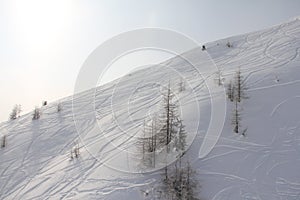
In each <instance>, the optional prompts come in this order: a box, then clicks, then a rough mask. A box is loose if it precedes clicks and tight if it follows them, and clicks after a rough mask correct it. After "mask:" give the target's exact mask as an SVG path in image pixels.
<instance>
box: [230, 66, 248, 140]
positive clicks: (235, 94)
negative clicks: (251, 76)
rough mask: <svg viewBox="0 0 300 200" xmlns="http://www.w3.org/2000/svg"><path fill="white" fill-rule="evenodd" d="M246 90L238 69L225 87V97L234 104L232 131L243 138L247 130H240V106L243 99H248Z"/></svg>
mask: <svg viewBox="0 0 300 200" xmlns="http://www.w3.org/2000/svg"><path fill="white" fill-rule="evenodd" d="M246 89H247V88H246V83H245V80H244V77H243V76H242V74H241V70H240V68H239V69H238V71H237V72H236V75H235V78H234V81H230V82H229V84H228V85H227V97H228V99H229V100H230V101H231V102H233V103H234V109H233V114H232V125H233V131H234V132H235V133H237V134H241V135H243V136H245V133H246V130H247V129H244V130H241V120H242V118H241V108H240V104H241V102H242V100H243V99H247V98H248V96H247V95H246V93H245V91H246Z"/></svg>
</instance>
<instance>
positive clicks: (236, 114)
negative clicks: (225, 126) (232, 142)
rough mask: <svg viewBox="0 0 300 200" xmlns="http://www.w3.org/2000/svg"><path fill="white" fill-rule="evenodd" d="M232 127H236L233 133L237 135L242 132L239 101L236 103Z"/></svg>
mask: <svg viewBox="0 0 300 200" xmlns="http://www.w3.org/2000/svg"><path fill="white" fill-rule="evenodd" d="M232 125H233V126H234V129H233V131H234V132H235V133H239V132H240V127H241V115H240V111H239V108H238V101H237V100H236V101H235V109H234V112H233V118H232Z"/></svg>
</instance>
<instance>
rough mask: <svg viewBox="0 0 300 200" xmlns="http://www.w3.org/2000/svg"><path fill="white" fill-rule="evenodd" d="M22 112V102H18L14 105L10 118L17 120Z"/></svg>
mask: <svg viewBox="0 0 300 200" xmlns="http://www.w3.org/2000/svg"><path fill="white" fill-rule="evenodd" d="M21 112H22V108H21V105H20V104H19V105H17V104H16V105H15V106H14V108H13V110H12V112H11V113H10V115H9V119H10V120H15V119H17V118H18V117H20V114H21Z"/></svg>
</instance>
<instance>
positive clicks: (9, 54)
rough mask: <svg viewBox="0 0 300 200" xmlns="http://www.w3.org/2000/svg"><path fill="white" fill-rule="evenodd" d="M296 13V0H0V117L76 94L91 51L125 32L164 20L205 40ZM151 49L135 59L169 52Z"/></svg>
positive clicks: (147, 60) (159, 24)
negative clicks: (18, 106) (80, 71)
mask: <svg viewBox="0 0 300 200" xmlns="http://www.w3.org/2000/svg"><path fill="white" fill-rule="evenodd" d="M298 15H300V1H299V0H226V1H223V0H195V1H192V0H184V1H183V0H181V1H176V0H169V1H167V0H166V1H162V0H151V1H149V0H126V1H125V0H106V1H101V0H93V1H92V0H72V1H71V0H49V1H44V0H19V1H16V0H6V1H5V0H0V80H1V82H0V91H1V96H2V98H1V101H0V121H4V120H7V119H8V115H9V113H10V111H11V109H12V107H13V105H14V104H21V105H22V106H23V110H24V111H25V112H28V111H30V110H32V109H33V108H34V107H35V106H36V105H40V104H41V102H42V100H48V101H54V100H56V99H59V98H61V97H65V96H67V95H71V94H72V92H73V89H74V83H75V80H76V77H77V74H78V72H79V70H80V67H81V66H82V64H83V62H84V61H85V59H86V58H87V57H88V55H89V54H90V53H91V52H92V51H93V50H94V49H95V48H96V47H97V46H99V45H100V44H101V43H102V42H104V41H106V40H107V39H109V38H111V37H112V36H115V35H118V34H120V33H122V32H125V31H129V30H133V29H137V28H144V27H158V28H166V29H171V30H175V31H177V32H180V33H183V34H185V35H187V36H189V37H191V38H193V39H194V40H196V41H197V42H199V44H202V43H205V42H209V41H214V40H217V39H221V38H225V37H229V36H232V35H237V34H241V33H247V32H250V31H255V30H259V29H263V28H267V27H270V26H272V25H275V24H278V23H281V22H284V21H286V20H289V19H291V18H293V17H295V16H298ZM154 54H155V53H154ZM154 54H153V53H152V54H151V53H150V54H149V55H144V60H143V56H141V55H139V56H138V57H139V61H137V63H138V64H151V62H153V63H155V62H159V61H160V59H164V58H166V57H167V56H166V55H162V56H153V55H154ZM133 57H134V56H133ZM132 60H134V59H131V61H132ZM137 63H135V64H137ZM116 66H117V67H118V65H116ZM119 66H120V65H119ZM116 69H117V68H116ZM126 70H127V69H125V68H124V69H122V70H120V71H122V73H125V72H126ZM128 70H130V69H128ZM116 71H118V70H113V71H112V73H115V74H114V76H115V77H117V76H119V75H122V74H117V73H116ZM115 77H113V78H115Z"/></svg>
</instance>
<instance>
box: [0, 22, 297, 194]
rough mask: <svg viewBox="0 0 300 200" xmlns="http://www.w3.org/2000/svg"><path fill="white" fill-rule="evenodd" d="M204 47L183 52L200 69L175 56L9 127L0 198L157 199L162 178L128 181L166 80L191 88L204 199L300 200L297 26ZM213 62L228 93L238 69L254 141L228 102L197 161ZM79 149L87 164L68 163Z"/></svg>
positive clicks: (187, 109) (189, 114)
mask: <svg viewBox="0 0 300 200" xmlns="http://www.w3.org/2000/svg"><path fill="white" fill-rule="evenodd" d="M228 42H229V43H230V44H231V45H232V47H228V46H227V45H226V44H227V43H228ZM206 48H207V51H203V52H202V51H201V49H194V50H191V51H189V52H186V53H185V56H186V57H188V58H189V59H191V60H193V61H195V62H196V63H197V65H196V66H195V67H196V68H194V67H193V66H190V64H189V63H188V62H186V61H184V60H182V59H180V58H179V57H175V58H174V59H171V60H168V61H166V62H164V63H163V65H167V66H168V67H163V65H159V66H155V67H152V68H149V69H143V70H140V71H136V72H134V73H132V74H130V75H127V76H125V77H122V78H121V79H118V80H116V81H114V82H112V83H109V84H106V85H103V86H101V87H99V88H97V89H96V90H91V91H86V92H84V93H81V94H79V95H76V96H75V97H74V99H73V101H72V97H68V98H65V99H63V100H60V102H61V104H62V111H61V112H57V102H53V103H51V104H49V105H48V106H45V107H43V108H42V116H41V118H40V119H39V120H34V121H33V120H32V115H31V113H29V114H26V115H23V116H22V117H21V118H18V119H16V120H14V121H10V122H5V123H2V124H1V127H0V134H1V136H2V134H5V135H6V136H7V144H6V147H5V148H2V149H0V158H1V162H0V199H83V198H85V199H112V200H114V199H120V198H122V199H151V197H150V196H145V195H144V193H143V191H151V188H153V187H154V186H155V185H156V184H157V182H158V181H159V180H160V172H159V171H154V172H152V173H145V174H143V173H134V174H133V173H131V172H136V171H137V170H136V167H138V165H137V160H136V159H134V157H135V155H136V154H135V153H134V150H135V148H134V143H135V137H134V136H135V135H136V134H138V133H139V132H140V131H142V126H143V123H144V117H145V113H149V112H151V111H153V110H155V109H156V108H157V106H158V105H159V103H160V102H161V86H162V85H167V84H168V82H169V80H171V83H173V84H174V85H176V84H177V83H178V82H179V80H180V77H183V78H184V80H185V81H186V82H187V83H188V87H187V90H186V91H184V92H182V93H180V94H179V95H178V96H179V98H180V102H181V103H182V104H181V105H180V109H182V112H183V113H186V114H185V115H184V121H185V123H186V126H187V129H188V130H190V132H192V130H195V129H194V128H195V127H193V124H194V123H195V121H197V120H199V124H200V126H199V129H197V131H196V132H193V133H190V134H195V136H196V138H195V140H194V142H193V143H192V146H191V147H190V148H189V150H188V152H187V155H188V156H189V157H190V159H191V161H192V166H193V168H194V169H196V171H197V180H198V181H199V183H200V185H201V188H200V189H199V194H198V196H199V198H203V199H214V200H227V199H228V200H229V199H230V200H240V199H262V200H270V199H272V200H282V199H286V200H298V199H300V174H299V169H300V159H299V156H300V112H299V109H298V108H299V106H300V89H299V88H300V68H299V66H300V58H299V51H300V50H299V49H300V20H299V17H298V18H296V19H295V20H291V21H288V22H286V23H283V24H280V25H276V26H273V27H271V28H269V29H265V30H262V31H257V32H253V33H249V34H245V35H239V36H234V37H230V38H227V39H222V40H219V41H215V42H211V43H208V44H206ZM207 53H208V54H207ZM195 55H203V56H201V57H198V56H195ZM211 61H213V62H214V63H215V64H216V66H217V67H218V68H219V69H220V71H221V73H222V78H223V80H224V82H225V83H226V84H227V83H229V82H230V80H232V79H233V77H234V75H235V73H236V71H237V70H238V68H240V70H241V72H242V75H243V76H244V79H245V84H246V86H247V90H246V93H247V96H249V99H246V100H244V101H243V102H242V111H241V118H242V120H241V124H242V129H247V132H246V137H243V136H240V135H237V134H235V133H234V132H233V127H232V125H231V120H232V112H233V109H234V105H233V104H232V103H231V102H230V101H228V102H227V115H226V122H225V126H224V128H223V131H222V133H221V138H220V139H219V141H218V143H217V145H216V146H215V148H214V149H213V151H212V152H211V153H210V154H209V155H208V156H206V157H205V158H203V159H199V158H198V152H199V147H200V145H201V143H202V140H203V137H204V136H205V133H206V131H207V126H208V124H209V120H210V115H211V108H210V106H211V105H210V93H209V91H208V90H207V87H206V85H205V80H206V78H207V77H214V76H216V72H215V71H209V70H208V71H206V69H209V67H210V66H211ZM203 69H205V70H203ZM198 70H200V71H202V72H203V73H202V74H199V72H198ZM216 77H217V76H216ZM216 87H217V85H216ZM91 95H92V96H94V95H95V99H91V98H89V97H90V96H91ZM196 104H197V105H199V106H200V108H199V110H198V108H195V107H194V106H195V105H196ZM91 105H93V106H91ZM94 107H95V110H94V109H93V108H94ZM198 112H199V113H198ZM74 113H75V114H74ZM74 122H75V123H76V124H75V123H74ZM98 125H99V127H100V132H99V129H97V128H95V126H98ZM1 139H2V137H1ZM77 145H79V146H80V156H79V158H78V159H73V160H71V161H70V151H71V150H72V149H74V148H76V147H77Z"/></svg>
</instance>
